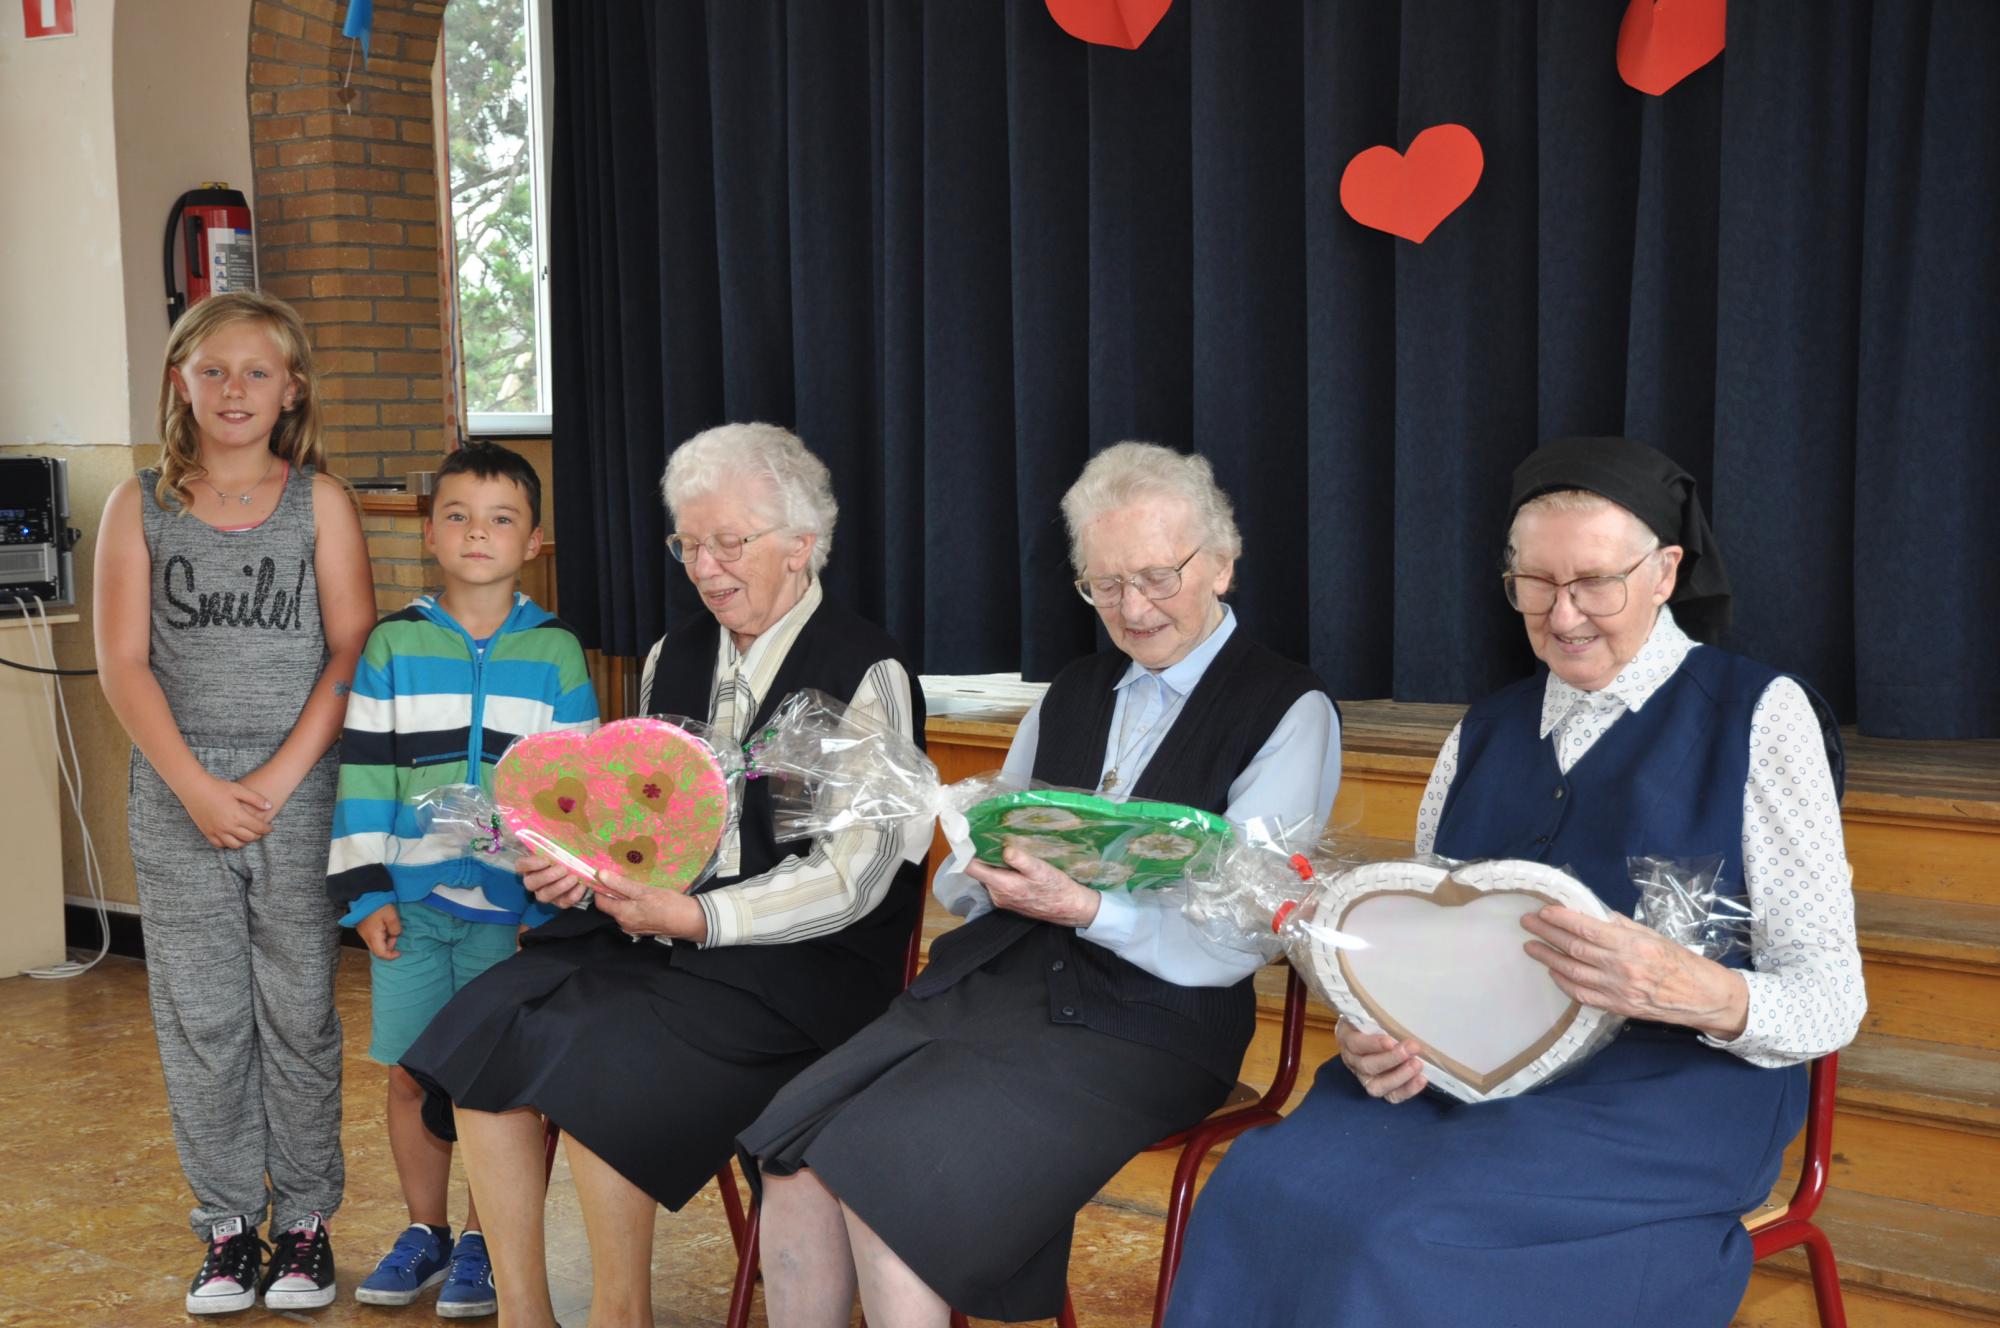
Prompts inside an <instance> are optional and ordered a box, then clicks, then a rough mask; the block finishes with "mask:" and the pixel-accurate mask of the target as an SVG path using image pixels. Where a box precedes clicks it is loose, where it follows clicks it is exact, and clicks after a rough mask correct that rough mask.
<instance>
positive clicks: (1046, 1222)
mask: <svg viewBox="0 0 2000 1328" xmlns="http://www.w3.org/2000/svg"><path fill="white" fill-rule="evenodd" d="M1062 506H1063V515H1064V517H1065V518H1066V519H1067V521H1068V524H1069V532H1070V540H1071V558H1072V561H1073V562H1074V564H1075V567H1076V570H1077V572H1078V573H1079V574H1080V576H1079V579H1078V580H1077V589H1078V590H1079V592H1080V593H1081V594H1082V595H1083V597H1084V598H1085V599H1086V600H1088V601H1089V602H1090V603H1091V604H1093V605H1094V606H1095V607H1096V609H1097V612H1098V616H1099V617H1100V618H1101V619H1102V620H1103V622H1104V626H1105V629H1106V631H1108V632H1109V633H1110V637H1111V641H1112V644H1113V645H1114V646H1115V647H1116V649H1113V650H1108V651H1105V652H1104V653H1102V654H1099V655H1095V656H1092V657H1088V658H1085V659H1081V660H1078V661H1076V662H1075V663H1073V664H1071V665H1069V666H1068V667H1067V668H1065V669H1064V670H1063V671H1062V673H1061V674H1060V675H1059V676H1058V677H1057V678H1056V680H1055V681H1054V682H1053V683H1052V684H1050V686H1049V690H1048V693H1047V694H1046V695H1045V696H1044V697H1043V698H1042V701H1041V702H1040V704H1039V705H1037V706H1036V708H1035V709H1034V710H1032V711H1031V712H1029V714H1028V716H1027V717H1026V718H1025V719H1024V720H1023V721H1022V723H1021V726H1020V729H1019V731H1018V734H1017V736H1016V737H1015V740H1014V744H1013V746H1012V748H1011V749H1010V750H1009V752H1008V754H1007V760H1006V764H1005V769H1006V770H1007V771H1008V772H1009V773H1012V774H1014V775H1016V776H1019V777H1022V778H1024V779H1025V778H1026V777H1028V776H1030V775H1032V776H1033V777H1034V778H1035V779H1037V780H1040V781H1042V782H1044V783H1047V784H1054V785H1059V786H1068V787H1072V788H1092V789H1098V790H1100V791H1102V792H1104V793H1106V794H1108V795H1112V796H1116V797H1121V798H1122V797H1124V796H1126V795H1128V794H1129V795H1130V796H1132V797H1136V798H1151V799H1158V800H1165V801H1171V802H1179V803H1184V804H1191V805H1193V806H1196V807H1201V808H1204V809H1207V810H1210V811H1215V812H1222V813H1225V814H1227V815H1229V816H1231V817H1235V818H1248V817H1253V816H1276V817H1283V818H1286V819H1288V820H1291V819H1297V818H1299V817H1307V816H1309V817H1312V818H1314V819H1315V823H1317V822H1318V821H1323V820H1324V819H1325V817H1326V815H1327V812H1328V811H1329V810H1330V809H1331V807H1332V805H1333V797H1334V792H1335V789H1336V786H1337V785H1338V783H1339V779H1340V748H1339V727H1338V717H1337V714H1336V712H1335V710H1334V706H1333V703H1332V701H1331V700H1330V699H1328V697H1327V694H1326V691H1325V689H1324V687H1322V686H1321V684H1320V682H1319V680H1318V679H1316V678H1315V677H1314V676H1313V675H1312V674H1311V672H1309V671H1308V670H1307V669H1305V668H1304V667H1302V666H1300V665H1298V664H1294V663H1292V662H1290V661H1288V660H1285V659H1283V658H1281V657H1279V656H1278V655H1276V654H1274V653H1272V652H1271V651H1270V650H1268V649H1266V648H1265V647H1263V646H1261V645H1258V644H1257V643H1256V642H1255V641H1253V640H1252V639H1251V638H1250V636H1249V634H1248V633H1247V632H1246V631H1244V630H1243V629H1242V628H1241V627H1240V626H1239V625H1238V624H1237V622H1236V620H1235V616H1234V614H1232V612H1231V611H1230V610H1229V608H1228V607H1227V606H1225V605H1224V604H1223V603H1222V602H1221V599H1220V598H1219V597H1220V596H1221V595H1222V594H1223V593H1224V592H1225V591H1226V590H1228V588H1229V586H1230V582H1231V578H1232V577H1233V576H1234V574H1235V567H1236V559H1237V556H1238V554H1239V552H1240V551H1241V539H1240V537H1239V536H1238V534H1237V531H1236V524H1235V521H1234V519H1233V517H1232V515H1231V511H1230V506H1229V500H1228V498H1227V497H1226V496H1225V495H1224V494H1223V493H1222V491H1221V490H1220V489H1219V488H1217V487H1216V484H1215V480H1214V477H1213V475H1212V474H1211V472H1210V470H1209V466H1208V463H1207V462H1206V461H1205V460H1203V459H1202V458H1201V457H1198V456H1183V455H1180V454H1178V453H1175V452H1171V451H1168V450H1167V449H1165V448H1162V447H1156V446H1153V445H1150V444H1146V443H1120V444H1118V445H1117V446H1115V447H1112V448H1109V449H1107V450H1106V451H1104V452H1103V453H1101V454H1100V455H1099V456H1097V457H1096V458H1095V459H1094V460H1092V461H1091V462H1090V464H1089V465H1088V466H1086V467H1085V468H1084V471H1083V474H1082V476H1081V477H1080V478H1079V479H1078V480H1077V482H1076V484H1075V485H1074V486H1073V487H1072V488H1071V489H1070V490H1069V492H1068V493H1067V494H1066V495H1065V496H1064V498H1063V504H1062ZM1007 863H1008V865H1007V866H1006V867H993V866H987V865H983V864H978V863H973V864H970V865H967V866H965V867H964V869H963V871H959V870H952V869H947V870H945V871H941V872H940V873H939V875H938V878H937V881H936V882H935V885H934V889H935V891H936V893H937V895H938V897H939V899H940V900H942V901H943V902H944V903H945V904H946V905H947V906H948V907H950V908H951V909H952V910H953V911H954V912H958V913H961V914H963V915H964V916H965V917H966V918H967V919H968V920H967V921H966V923H965V924H964V925H963V926H961V927H959V928H957V929H956V930H954V931H952V932H950V933H948V934H947V935H945V936H943V937H941V938H939V939H938V941H937V942H936V943H935V944H934V945H933V946H932V948H931V958H930V965H929V967H928V968H927V969H926V970H925V972H924V973H923V974H922V976H920V977H919V978H918V980H917V982H916V983H915V984H914V985H913V986H912V987H911V989H910V991H909V993H908V994H906V995H905V996H903V997H901V998H899V999H898V1000H897V1001H896V1002H895V1003H894V1004H893V1005H892V1006H890V1008H889V1012H888V1013H887V1014H885V1015H884V1016H883V1017H882V1018H881V1019H878V1020H877V1021H876V1022H875V1023H873V1024H871V1025H870V1026H869V1027H868V1028H866V1029H864V1030H862V1031H861V1033H859V1034H857V1035H856V1036H855V1038H854V1039H853V1040H852V1041H851V1042H849V1043H848V1044H847V1045H846V1046H845V1047H843V1048H842V1049H841V1050H840V1051H838V1052H836V1053H834V1054H832V1055H829V1056H828V1057H826V1058H825V1059H824V1060H822V1061H821V1062H819V1064H818V1065H816V1066H814V1067H813V1069H811V1070H809V1071H807V1072H806V1073H805V1074H804V1075H802V1076H800V1077H799V1078H798V1079H796V1080H794V1081H793V1082H792V1083H791V1084H790V1085H789V1086H788V1087H787V1089H786V1090H785V1091H784V1092H782V1093H780V1094H779V1095H778V1097H777V1099H776V1100H774V1101H773V1102H772V1104H771V1105H770V1107H769V1108H768V1109H766V1111H765V1112H764V1114H763V1115H762V1116H761V1117H759V1118H758V1120H757V1122H756V1124H754V1125H752V1126H751V1127H750V1129H749V1130H747V1131H746V1132H745V1133H744V1134H743V1136H742V1143H743V1146H744V1148H745V1150H746V1151H747V1152H749V1153H750V1154H752V1155H754V1156H756V1157H757V1158H759V1159H760V1160H761V1163H762V1185H763V1202H764V1208H763V1214H764V1217H763V1241H764V1247H763V1248H764V1270H765V1271H764V1275H765V1287H766V1293H767V1297H768V1300H769V1304H770V1313H771V1322H772V1323H773V1324H778V1325H805V1324H813V1325H819V1324H828V1325H831V1324H845V1323H846V1322H847V1321H848V1314H849V1309H850V1307H851V1306H852V1304H853V1300H854V1293H855V1289H856V1285H857V1278H858V1283H859V1289H860V1292H861V1300H862V1306H863V1308H864V1310H865V1311H866V1313H867V1317H868V1322H869V1323H870V1324H873V1325H875V1328H915V1326H916V1325H941V1324H943V1323H945V1322H946V1319H947V1317H948V1314H949V1310H950V1308H956V1309H959V1310H962V1311H964V1312H966V1313H969V1314H974V1315H978V1316H980V1317H984V1318H993V1319H1024V1318H1037V1317H1039V1318H1047V1317H1048V1316H1050V1315H1052V1314H1054V1313H1056V1312H1057V1310H1058V1309H1060V1307H1061V1305H1062V1303H1063V1295H1064V1284H1065V1281H1066V1276H1067V1271H1068V1263H1069V1239H1070V1227H1071V1223H1072V1221H1073V1219H1074V1217H1075V1215H1076V1211H1077V1209H1079V1208H1080V1207H1082V1205H1083V1204H1084V1203H1085V1202H1087V1201H1088V1200H1089V1199H1090V1197H1091V1195H1092V1194H1094V1193H1096V1192H1097V1190H1098V1189H1099V1188H1100V1187H1101V1186H1102V1185H1103V1184H1104V1182H1105V1181H1106V1180H1108V1179H1109V1178H1110V1177H1111V1175H1112V1174H1113V1173H1114V1172H1116V1171H1117V1170H1118V1168H1119V1167H1121V1166H1122V1165H1124V1163H1125V1162H1126V1161H1127V1160H1128V1159H1130V1158H1131V1157H1132V1156H1133V1155H1134V1154H1136V1153H1138V1152H1139V1151H1140V1150H1142V1149H1143V1148H1145V1147H1146V1145H1148V1144H1150V1143H1152V1142H1153V1141H1154V1140H1155V1139H1158V1138H1160V1137H1161V1136H1162V1135H1166V1134H1170V1133H1172V1132H1174V1131H1177V1130H1181V1129H1184V1128H1186V1127H1187V1126H1189V1125H1192V1124H1194V1123H1195V1122H1197V1121H1199V1120H1200V1119H1201V1118H1202V1117H1203V1116H1205V1115H1206V1114H1208V1113H1209V1112H1210V1111H1212V1110H1213V1109H1214V1108H1215V1107H1216V1106H1217V1105H1219V1104H1220V1103H1221V1102H1222V1100H1223V1098H1224V1096H1225V1095H1226V1094H1227V1093H1228V1091H1229V1088H1230V1086H1231V1084H1232V1082H1233V1081H1234V1079H1235V1076H1236V1071H1237V1069H1238V1067H1239V1065H1240V1063H1241V1061H1242V1058H1243V1052H1244V1048H1245V1047H1246V1046H1247V1045H1248V1043H1249V1040H1250V1034H1251V1030H1252V1025H1253V1023H1254V1022H1255V996H1254V993H1253V992H1252V989H1251V983H1250V975H1251V974H1252V972H1253V971H1254V970H1255V969H1257V968H1258V967H1259V966H1260V962H1261V961H1260V960H1259V958H1258V957H1257V956H1255V955H1251V954H1245V953H1237V952H1234V951H1219V950H1216V951H1211V950H1210V949H1207V948H1205V947H1204V946H1203V945H1202V944H1201V943H1199V940H1198V938H1197V937H1196V936H1195V934H1194V933H1193V932H1192V930H1191V928H1190V927H1189V926H1188V924H1187V923H1186V922H1185V921H1184V920H1183V919H1182V917H1181V915H1180V913H1179V911H1178V910H1177V909H1176V908H1174V907H1172V906H1171V904H1169V903H1168V902H1167V901H1165V900H1162V899H1160V898H1157V897H1136V896H1134V895H1131V894H1125V893H1102V894H1100V893H1097V892H1095V891H1092V890H1090V889H1087V888H1085V887H1083V886H1081V885H1079V884H1077V883H1076V882H1075V881H1074V880H1072V879H1070V878H1069V877H1068V876H1066V875H1065V874H1064V873H1063V872H1061V871H1059V870H1057V869H1056V868H1055V867H1053V866H1050V865H1048V864H1047V863H1044V862H1040V861H1037V860H1036V859H1034V858H1031V857H1028V856H1026V855H1025V854H1023V853H1022V852H1021V851H1020V850H1019V849H1018V848H1010V849H1008V850H1007ZM958 865H959V864H958V862H957V861H956V860H954V863H953V864H952V867H953V868H956V867H957V866H958Z"/></svg>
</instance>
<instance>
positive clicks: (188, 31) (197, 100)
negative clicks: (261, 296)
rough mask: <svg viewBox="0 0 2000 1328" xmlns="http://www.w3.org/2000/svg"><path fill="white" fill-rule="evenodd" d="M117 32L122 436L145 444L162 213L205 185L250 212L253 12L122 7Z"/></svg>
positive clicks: (229, 6) (241, 3)
mask: <svg viewBox="0 0 2000 1328" xmlns="http://www.w3.org/2000/svg"><path fill="white" fill-rule="evenodd" d="M116 27H117V33H116V37H115V49H114V50H113V53H112V67H113V68H114V69H115V70H116V71H117V76H118V87H117V92H116V95H115V97H114V102H115V106H114V113H115V116H116V123H117V133H118V207H119V212H120V214H121V216H122V218H123V220H122V223H121V225H120V228H119V229H120V231H121V233H122V248H123V251H124V258H125V262H124V268H125V281H124V286H125V292H124V311H125V312H124V318H125V353H126V357H127V359H128V360H129V361H130V364H131V374H130V380H131V393H130V395H131V424H130V427H129V430H128V433H127V436H128V437H129V438H130V439H131V440H132V441H133V442H134V443H151V442H153V441H154V436H153V435H154V433H155V432H156V429H155V419H156V417H157V414H158V411H159V391H160V387H159V384H160V360H161V357H162V356H163V355H165V354H166V349H167V305H166V291H165V287H164V286H163V284H162V282H161V277H160V240H161V237H162V233H163V232H164V231H165V229H166V224H167V209H168V208H170V207H172V206H173V204H174V200H175V199H177V198H179V197H180V196H181V195H182V194H183V193H185V192H186V191H187V190H189V189H193V188H195V187H196V186H198V185H200V184H201V183H203V182H204V181H207V180H226V181H228V182H229V183H230V184H231V185H233V186H234V187H235V188H237V189H238V190H241V191H242V194H243V196H244V197H245V198H248V199H250V200H251V201H252V202H253V203H254V202H255V201H256V195H255V194H254V193H253V192H252V189H251V175H250V110H249V103H248V101H247V99H246V95H245V94H246V83H245V78H246V70H247V68H248V60H249V53H250V0H171V3H167V2H165V0H125V2H124V3H123V4H121V5H119V6H118V22H117V25H116Z"/></svg>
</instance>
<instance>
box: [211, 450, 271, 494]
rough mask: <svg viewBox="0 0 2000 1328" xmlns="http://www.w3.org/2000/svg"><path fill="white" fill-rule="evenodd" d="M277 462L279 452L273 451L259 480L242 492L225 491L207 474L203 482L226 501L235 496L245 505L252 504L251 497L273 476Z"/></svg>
mask: <svg viewBox="0 0 2000 1328" xmlns="http://www.w3.org/2000/svg"><path fill="white" fill-rule="evenodd" d="M277 464H278V457H277V454H276V453H273V454H272V456H271V459H270V460H269V461H267V462H265V463H264V473H263V474H262V475H259V476H258V477H257V482H256V483H255V484H253V485H251V486H250V487H249V488H247V489H245V490H244V491H243V492H242V493H224V492H223V491H222V490H220V489H218V488H216V487H215V481H214V480H211V479H210V478H209V477H208V476H206V475H204V476H202V477H201V482H202V483H203V484H206V485H207V486H208V490H209V492H210V493H212V494H214V495H215V496H216V497H217V498H218V499H220V500H221V501H222V502H225V503H226V502H228V501H229V500H230V499H232V498H234V499H235V500H236V501H237V502H239V503H241V504H243V505H244V506H245V507H248V506H249V505H250V499H251V498H252V497H253V496H254V495H255V494H256V492H257V490H259V489H261V488H263V487H264V481H265V480H268V479H270V478H271V468H272V467H273V466H275V465H277Z"/></svg>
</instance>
